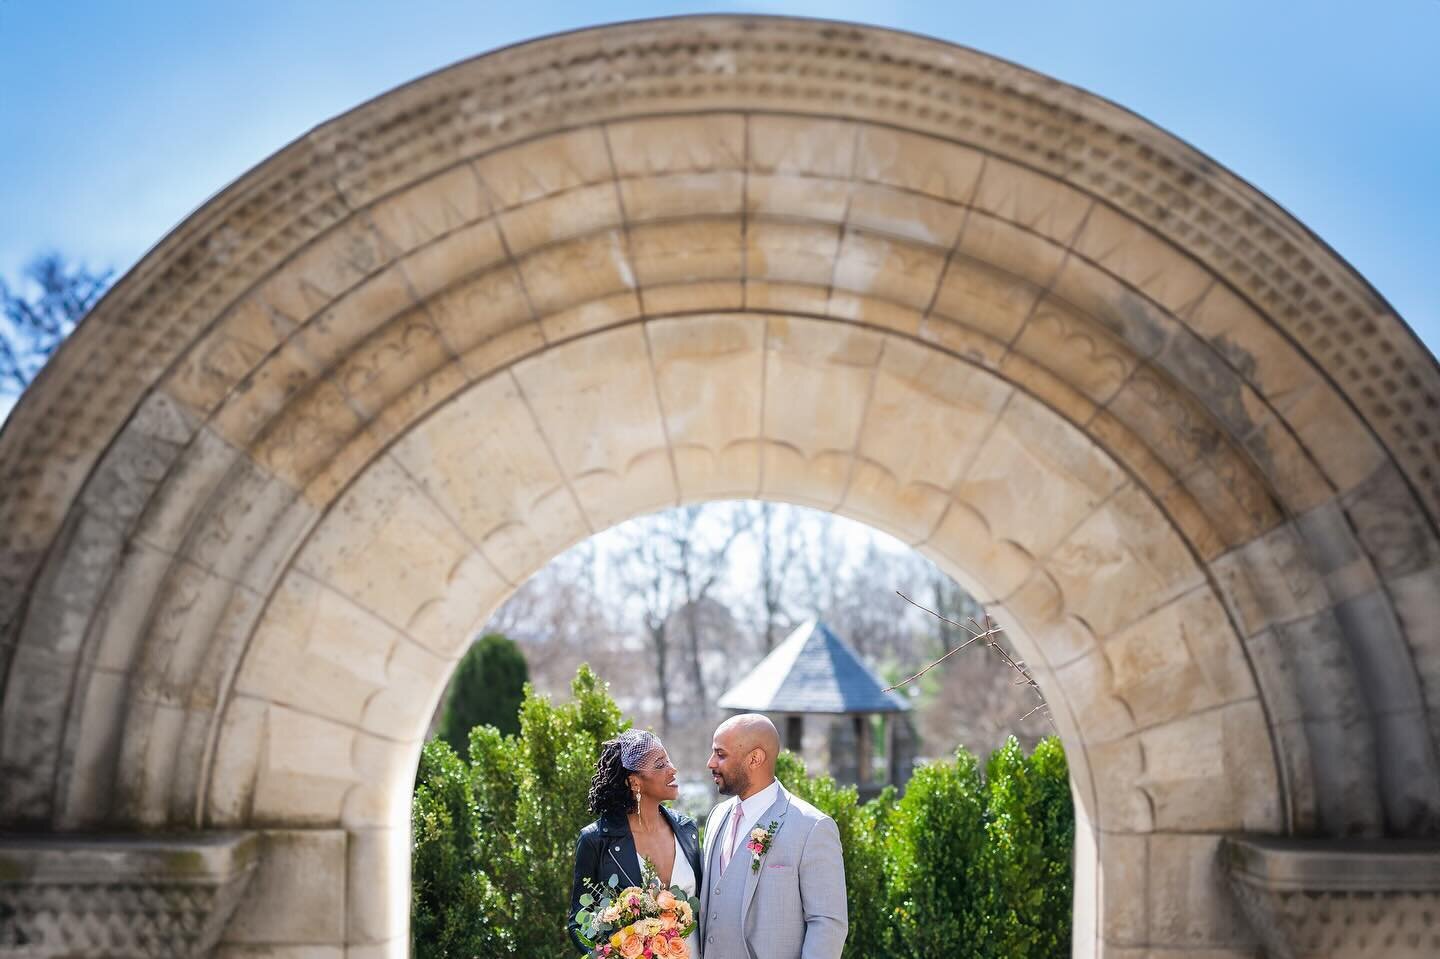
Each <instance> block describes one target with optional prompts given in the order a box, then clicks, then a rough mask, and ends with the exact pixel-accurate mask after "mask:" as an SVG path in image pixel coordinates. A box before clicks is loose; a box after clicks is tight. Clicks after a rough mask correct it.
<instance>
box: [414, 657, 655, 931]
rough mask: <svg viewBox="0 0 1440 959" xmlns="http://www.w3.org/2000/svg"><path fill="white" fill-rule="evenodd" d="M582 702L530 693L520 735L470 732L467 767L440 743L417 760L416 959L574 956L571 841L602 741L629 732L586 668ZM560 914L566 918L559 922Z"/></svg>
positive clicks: (577, 685) (577, 692)
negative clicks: (569, 924) (568, 921)
mask: <svg viewBox="0 0 1440 959" xmlns="http://www.w3.org/2000/svg"><path fill="white" fill-rule="evenodd" d="M571 691H572V693H573V695H574V699H573V701H572V702H570V703H566V704H563V705H556V704H554V703H551V702H550V701H549V700H548V699H547V698H545V697H543V696H538V695H536V694H535V692H534V691H533V690H532V689H531V688H529V687H528V686H527V687H526V690H525V699H524V702H523V703H522V705H521V707H520V732H519V734H518V735H513V736H506V735H502V734H501V733H500V732H499V731H498V730H496V729H495V728H494V727H491V726H477V727H475V728H474V729H472V730H471V732H470V760H469V762H468V763H467V762H465V761H464V760H462V759H460V758H459V756H457V755H456V753H455V751H454V750H453V749H452V748H450V746H449V745H448V744H447V743H445V742H444V741H443V740H440V739H436V740H432V741H431V742H429V743H427V744H426V745H425V749H424V751H423V752H422V753H421V759H420V770H419V775H418V776H417V779H416V787H415V795H414V799H413V806H412V832H413V835H412V840H413V856H414V861H413V866H412V880H411V925H412V940H413V947H414V949H413V953H412V954H413V955H414V956H415V959H471V957H473V956H478V955H519V954H525V955H538V956H557V957H558V956H566V955H570V954H572V953H573V951H574V947H573V946H572V945H571V943H570V939H569V936H568V935H567V934H566V931H565V921H564V913H565V910H566V909H567V908H568V906H569V903H570V879H571V875H572V871H573V868H574V859H575V836H576V835H577V834H578V833H579V832H580V829H581V828H582V827H583V826H584V825H585V824H586V823H588V822H590V821H591V819H593V818H594V817H593V816H592V815H591V814H590V812H589V810H588V809H587V808H586V802H585V800H586V793H587V790H588V789H589V785H590V777H591V776H592V774H593V773H594V771H595V762H596V760H597V759H598V758H599V754H600V743H602V742H604V741H605V740H606V739H609V738H611V737H612V736H615V735H616V734H617V733H619V732H620V731H621V730H623V729H624V728H625V726H626V725H627V724H626V723H624V722H623V721H622V720H621V717H620V710H619V708H618V707H616V705H615V702H614V700H612V699H611V698H610V695H609V693H607V692H606V690H605V685H604V683H602V682H601V681H600V679H599V677H597V676H596V675H595V674H594V673H593V672H592V671H591V670H590V669H589V668H588V667H584V666H582V667H581V668H580V671H579V673H578V674H577V675H576V677H575V681H574V682H573V683H572V684H571ZM557 916H558V917H560V918H559V919H558V920H557Z"/></svg>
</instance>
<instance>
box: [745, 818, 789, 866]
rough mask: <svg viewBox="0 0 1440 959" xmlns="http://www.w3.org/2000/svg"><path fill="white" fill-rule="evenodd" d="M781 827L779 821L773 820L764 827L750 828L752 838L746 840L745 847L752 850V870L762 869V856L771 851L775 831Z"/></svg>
mask: <svg viewBox="0 0 1440 959" xmlns="http://www.w3.org/2000/svg"><path fill="white" fill-rule="evenodd" d="M779 828H780V823H779V822H774V821H772V822H771V823H770V825H768V826H766V827H765V828H764V829H760V828H759V827H756V828H755V829H752V830H750V838H749V839H747V840H746V841H745V848H746V849H748V850H750V871H751V872H759V871H760V858H761V857H762V856H764V855H765V854H766V853H767V852H769V851H770V843H771V842H773V841H774V839H775V831H776V830H777V829H779Z"/></svg>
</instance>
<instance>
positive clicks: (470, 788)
mask: <svg viewBox="0 0 1440 959" xmlns="http://www.w3.org/2000/svg"><path fill="white" fill-rule="evenodd" d="M572 689H573V691H574V694H575V701H574V702H573V703H570V704H567V705H563V706H556V705H553V704H551V703H550V702H549V701H548V700H546V699H545V698H543V697H539V696H536V695H534V693H533V692H532V691H530V690H529V689H528V688H527V690H526V697H525V701H524V703H523V704H522V706H521V709H520V716H521V719H520V733H519V735H518V736H502V735H501V734H500V733H499V732H497V731H496V730H495V729H493V728H491V727H484V726H482V727H477V728H475V729H474V730H472V731H471V734H470V756H471V761H470V762H466V761H464V760H462V759H460V758H459V757H458V756H457V755H456V754H455V752H454V750H452V749H451V748H450V747H449V746H448V745H446V744H445V743H444V742H443V741H441V740H438V739H437V740H434V741H431V742H430V743H428V744H426V746H425V750H424V753H423V755H422V757H421V761H420V773H419V776H418V778H417V782H416V788H415V797H414V809H413V829H414V863H413V872H412V875H413V879H412V889H413V897H412V930H413V936H414V952H413V955H414V956H415V957H416V959H471V957H474V956H482V955H517V954H525V955H534V956H544V957H555V959H560V957H568V956H571V955H573V952H572V950H571V947H570V945H569V940H568V938H567V937H566V934H565V927H564V924H565V919H566V918H567V917H566V916H565V914H564V913H565V910H566V909H567V908H568V906H569V901H570V877H571V871H572V869H573V866H574V861H573V859H574V851H575V836H576V834H577V833H578V832H579V830H580V828H581V827H582V826H584V825H585V823H587V822H589V821H590V820H591V818H592V817H591V815H590V814H589V812H588V811H587V810H586V808H585V796H586V790H587V788H588V786H589V782H590V776H591V774H592V772H593V771H594V767H595V760H596V758H597V756H598V753H599V744H600V743H601V742H603V741H604V740H606V739H608V738H610V737H611V736H614V735H615V734H617V733H618V732H620V730H622V729H623V728H625V726H626V725H627V724H626V723H624V722H623V721H622V719H621V716H620V711H619V709H618V708H616V706H615V703H614V702H613V701H612V700H611V699H610V697H609V695H608V694H607V693H606V692H605V688H604V685H603V684H602V683H601V682H600V681H599V679H598V678H597V677H596V676H595V674H594V673H592V672H591V671H590V670H589V669H588V668H585V667H582V668H581V670H580V673H579V675H578V676H577V677H576V679H575V682H574V684H573V686H572ZM777 774H778V775H779V778H780V780H781V782H783V783H784V784H785V786H786V788H788V789H789V790H791V791H792V792H794V793H795V794H796V795H798V796H800V797H802V798H804V799H806V800H807V801H809V802H811V803H813V804H814V805H815V806H817V807H819V808H820V809H821V810H823V811H824V812H826V813H828V814H829V815H830V816H832V817H834V819H835V823H836V825H837V826H838V827H839V830H840V838H841V842H842V843H843V845H844V854H845V873H846V880H847V887H848V893H849V905H850V937H849V939H848V940H847V942H846V948H845V955H846V956H847V957H854V959H872V957H881V956H885V957H896V959H900V957H904V959H930V957H936V959H939V957H945V959H951V957H960V959H1050V957H1060V956H1066V955H1069V952H1070V916H1071V874H1072V868H1071V848H1072V845H1073V841H1074V834H1075V819H1074V810H1073V808H1072V807H1071V799H1070V784H1069V773H1068V771H1067V769H1066V765H1065V754H1064V752H1063V751H1062V750H1061V748H1060V743H1059V741H1058V740H1056V739H1054V738H1051V739H1046V740H1044V741H1043V742H1041V743H1040V744H1039V745H1038V746H1036V747H1035V750H1034V752H1033V753H1031V754H1030V755H1029V756H1026V755H1025V753H1024V751H1023V750H1022V749H1021V748H1020V746H1019V744H1018V743H1016V742H1015V740H1014V739H1011V740H1009V741H1008V742H1007V743H1006V744H1005V745H1004V746H1002V747H1001V748H1000V749H997V750H996V751H995V752H993V753H991V754H990V756H989V759H988V761H987V762H986V763H985V766H984V768H983V770H982V768H981V766H980V763H979V761H978V760H977V759H976V757H975V756H973V755H972V754H970V753H969V752H967V751H965V750H964V749H961V750H959V751H958V752H957V753H956V755H955V759H954V760H953V761H948V762H937V763H930V764H927V765H925V766H922V767H920V768H919V769H917V770H916V772H915V775H914V777H913V778H912V779H911V780H910V782H909V784H908V785H907V787H906V790H905V795H904V796H903V797H897V794H896V792H895V791H894V790H893V789H887V790H886V791H885V792H883V793H882V794H881V795H880V796H879V797H877V798H876V799H872V800H871V801H869V802H867V803H860V802H859V801H858V800H857V794H856V790H855V788H854V787H853V786H838V785H837V784H836V783H835V781H834V780H833V779H831V778H830V777H829V776H819V777H810V776H808V775H807V774H806V770H805V766H804V764H803V763H801V762H800V760H799V759H797V758H796V757H795V756H793V755H791V754H790V753H784V754H782V755H781V757H780V761H779V764H778V768H777Z"/></svg>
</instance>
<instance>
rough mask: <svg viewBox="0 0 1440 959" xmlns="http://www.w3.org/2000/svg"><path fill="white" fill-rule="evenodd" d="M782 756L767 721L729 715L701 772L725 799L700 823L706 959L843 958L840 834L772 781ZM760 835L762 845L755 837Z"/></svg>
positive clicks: (702, 933)
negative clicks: (705, 769) (706, 773)
mask: <svg viewBox="0 0 1440 959" xmlns="http://www.w3.org/2000/svg"><path fill="white" fill-rule="evenodd" d="M779 753H780V734H779V733H777V732H776V731H775V724H774V723H772V722H770V720H768V719H766V718H765V717H764V716H761V715H758V714H755V713H749V714H746V715H743V716H735V717H733V718H732V719H728V720H726V721H725V722H723V723H721V724H720V728H719V729H717V730H715V738H714V740H713V741H712V743H711V751H710V762H709V763H708V764H707V765H708V766H709V767H710V775H711V776H713V777H714V778H715V783H716V785H717V786H719V788H720V794H721V795H723V796H730V797H731V798H730V799H727V800H726V801H724V802H722V803H721V804H720V805H718V806H716V807H715V808H714V809H713V810H711V812H710V818H709V819H708V820H707V821H706V825H705V847H706V848H705V869H704V874H705V880H704V884H703V887H702V888H701V891H700V939H701V952H702V953H703V955H704V957H705V959H839V957H840V950H841V948H842V947H843V946H844V945H845V934H846V932H847V931H848V930H849V927H850V923H849V919H848V918H847V914H846V906H845V863H844V860H843V859H842V858H841V854H840V832H839V830H838V829H836V828H835V820H833V819H831V818H830V817H829V816H827V815H825V814H824V813H822V812H821V811H820V810H818V809H816V808H815V807H814V806H812V805H810V804H809V803H807V802H805V801H804V800H803V799H799V798H797V797H795V796H792V795H790V793H788V792H787V791H786V790H785V787H784V786H781V785H780V783H778V782H777V781H776V780H775V757H776V756H777V755H779ZM757 829H758V830H762V831H763V834H764V835H765V836H767V837H768V838H764V839H762V838H760V837H759V836H758V835H757V836H754V837H752V832H753V831H754V830H757ZM752 840H753V841H754V842H756V844H757V845H759V846H761V847H763V850H764V851H763V852H757V851H755V850H754V849H752V848H750V846H749V844H750V843H751V842H752Z"/></svg>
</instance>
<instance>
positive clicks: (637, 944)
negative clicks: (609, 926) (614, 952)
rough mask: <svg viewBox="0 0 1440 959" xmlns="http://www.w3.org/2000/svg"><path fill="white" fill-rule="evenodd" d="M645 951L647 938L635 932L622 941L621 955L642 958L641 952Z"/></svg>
mask: <svg viewBox="0 0 1440 959" xmlns="http://www.w3.org/2000/svg"><path fill="white" fill-rule="evenodd" d="M644 952H645V940H644V939H641V938H640V937H639V936H637V935H635V933H633V932H632V933H629V934H627V935H626V936H625V938H624V939H622V940H621V941H620V955H622V956H624V957H625V959H640V956H641V954H642V953H644Z"/></svg>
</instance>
